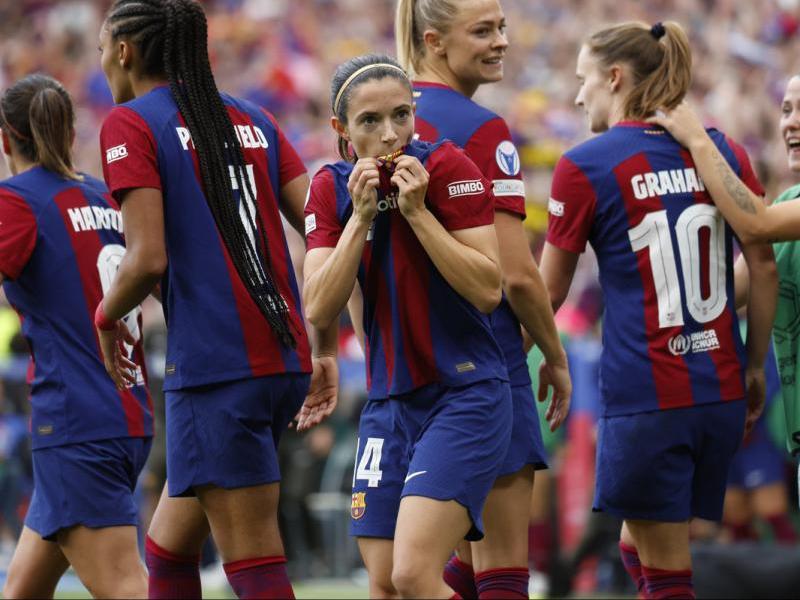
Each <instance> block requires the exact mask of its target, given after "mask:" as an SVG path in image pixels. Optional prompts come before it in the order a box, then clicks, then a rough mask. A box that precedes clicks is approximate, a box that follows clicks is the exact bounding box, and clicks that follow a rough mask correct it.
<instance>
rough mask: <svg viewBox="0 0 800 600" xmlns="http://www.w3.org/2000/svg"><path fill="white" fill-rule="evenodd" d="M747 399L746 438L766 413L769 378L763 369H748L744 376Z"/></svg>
mask: <svg viewBox="0 0 800 600" xmlns="http://www.w3.org/2000/svg"><path fill="white" fill-rule="evenodd" d="M744 382H745V390H746V391H745V394H746V395H745V397H746V398H747V416H746V417H745V421H744V437H747V435H748V434H749V433H750V431H752V429H753V427H754V426H755V424H756V421H758V418H759V417H760V416H761V413H762V412H764V403H765V402H766V399H767V378H766V375H764V369H763V368H760V369H759V368H756V367H748V369H747V370H746V371H745V375H744Z"/></svg>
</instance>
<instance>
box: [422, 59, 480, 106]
mask: <svg viewBox="0 0 800 600" xmlns="http://www.w3.org/2000/svg"><path fill="white" fill-rule="evenodd" d="M414 79H416V80H417V81H428V82H430V83H439V84H441V85H446V86H447V87H451V88H453V89H454V90H455V91H457V92H458V93H460V94H464V95H465V96H466V97H467V98H472V96H473V95H474V94H475V92H476V91H477V89H478V86H477V85H470V84H468V83H466V82H464V81H462V80H460V79H459V78H458V77H456V76H455V75H454V74H453V72H452V71H450V69H448V68H440V67H438V66H437V65H423V66H422V68H421V69H420V71H419V73H417V75H416V77H415V78H414Z"/></svg>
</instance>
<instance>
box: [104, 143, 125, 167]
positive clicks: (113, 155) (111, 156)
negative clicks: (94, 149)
mask: <svg viewBox="0 0 800 600" xmlns="http://www.w3.org/2000/svg"><path fill="white" fill-rule="evenodd" d="M127 157H128V143H127V142H126V143H124V144H120V145H119V146H114V147H113V148H109V149H108V150H106V164H107V165H108V164H111V163H112V162H116V161H118V160H122V159H123V158H127Z"/></svg>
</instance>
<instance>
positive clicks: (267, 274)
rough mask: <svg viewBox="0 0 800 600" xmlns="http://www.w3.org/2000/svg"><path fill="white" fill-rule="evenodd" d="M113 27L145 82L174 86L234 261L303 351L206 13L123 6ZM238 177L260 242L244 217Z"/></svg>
mask: <svg viewBox="0 0 800 600" xmlns="http://www.w3.org/2000/svg"><path fill="white" fill-rule="evenodd" d="M106 23H107V27H108V28H109V31H110V33H111V37H112V38H117V37H119V36H124V37H127V38H128V39H129V40H130V41H131V42H132V43H134V44H136V45H137V46H138V47H139V50H140V52H141V54H142V58H143V63H144V64H143V72H144V73H145V74H147V75H152V76H159V75H163V76H166V78H167V80H168V81H169V87H170V91H171V93H172V96H173V98H174V99H175V103H176V104H177V105H178V110H179V111H180V113H181V115H182V116H183V118H184V120H185V122H186V126H187V127H188V128H189V132H190V134H191V137H192V142H193V144H194V147H195V150H196V151H197V158H198V162H199V165H200V174H201V176H202V181H203V188H204V191H205V197H206V201H207V202H208V206H209V208H210V209H211V213H212V214H213V215H214V220H215V222H216V224H217V228H218V229H219V232H220V234H221V236H222V240H223V242H224V243H225V246H226V247H227V249H228V252H229V253H230V256H231V261H232V262H233V264H234V266H235V268H236V271H237V273H238V274H239V277H240V278H241V279H242V282H243V283H244V285H245V287H246V288H247V291H248V293H249V294H250V296H251V297H252V298H253V301H254V302H255V303H256V305H257V306H258V308H259V310H260V311H261V313H262V314H263V315H264V317H265V318H266V319H267V321H268V322H269V324H270V326H271V327H272V329H273V331H275V333H276V334H277V336H278V338H279V339H280V341H281V343H282V344H283V345H285V346H288V347H292V348H294V347H296V344H297V341H296V339H295V336H294V335H293V333H292V331H291V330H290V326H289V320H288V306H287V304H286V302H285V300H284V299H283V297H282V296H281V294H280V292H279V291H278V288H277V285H276V284H275V281H274V277H273V272H272V257H271V255H270V250H269V243H268V241H267V230H266V228H265V227H264V223H263V220H262V218H261V212H260V211H259V209H258V203H257V202H256V201H255V198H256V196H255V190H253V188H252V186H251V185H250V178H249V177H247V176H246V174H245V168H246V167H245V161H244V154H243V152H242V148H241V145H240V143H239V140H238V138H237V136H236V132H235V130H234V128H233V123H232V122H231V119H230V116H229V114H228V110H227V108H226V107H225V104H224V103H223V101H222V99H221V98H220V96H219V91H218V90H217V85H216V82H215V81H214V75H213V74H212V72H211V64H210V62H209V58H208V25H207V22H206V16H205V13H204V12H203V9H202V7H201V6H200V4H198V3H197V2H196V1H194V0H117V2H115V3H114V5H113V6H112V7H111V10H110V12H109V14H108V17H107V19H106ZM231 171H232V173H231ZM232 177H233V178H235V181H236V184H237V188H238V190H239V192H240V196H241V198H242V204H243V206H244V211H243V212H244V214H245V216H246V218H247V223H248V227H249V229H250V231H252V232H254V236H253V239H251V238H250V236H249V235H248V232H247V230H246V229H245V225H244V223H243V221H242V218H241V217H240V210H239V204H238V202H237V200H236V197H235V195H234V191H233V187H232V185H231V184H232V181H231V179H232ZM248 199H250V200H252V204H251V202H250V201H248ZM251 207H252V208H253V209H254V210H253V212H252V213H251V210H250V208H251Z"/></svg>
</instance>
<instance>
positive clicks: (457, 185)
mask: <svg viewBox="0 0 800 600" xmlns="http://www.w3.org/2000/svg"><path fill="white" fill-rule="evenodd" d="M484 191H485V188H484V187H483V182H482V181H481V180H480V179H469V180H464V181H454V182H453V183H451V184H449V185H448V186H447V193H448V194H449V195H450V198H451V199H452V198H459V197H461V196H477V195H479V194H482V193H483V192H484ZM379 208H380V207H379Z"/></svg>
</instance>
